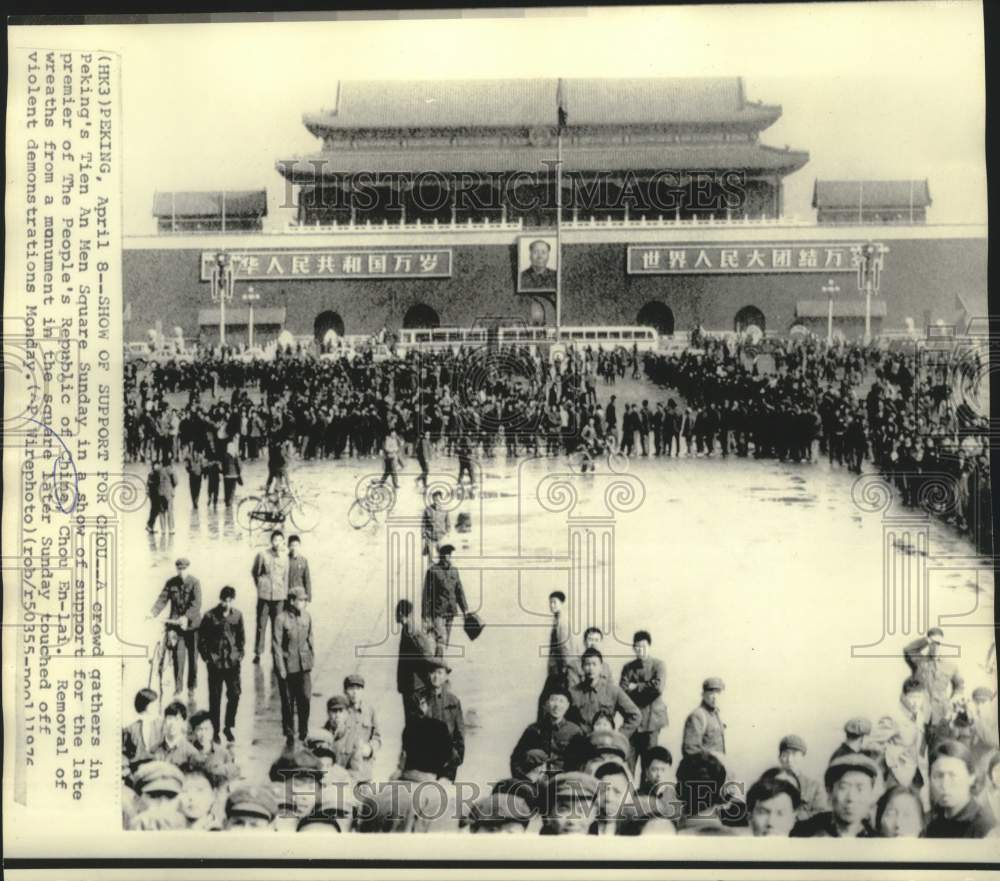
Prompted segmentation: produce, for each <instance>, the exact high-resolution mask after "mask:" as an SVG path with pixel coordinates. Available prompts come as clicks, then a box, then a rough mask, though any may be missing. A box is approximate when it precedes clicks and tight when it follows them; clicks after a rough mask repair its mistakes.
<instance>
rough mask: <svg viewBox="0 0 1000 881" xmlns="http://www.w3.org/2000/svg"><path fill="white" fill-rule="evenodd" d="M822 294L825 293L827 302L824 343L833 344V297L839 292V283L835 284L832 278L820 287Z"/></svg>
mask: <svg viewBox="0 0 1000 881" xmlns="http://www.w3.org/2000/svg"><path fill="white" fill-rule="evenodd" d="M821 290H822V291H823V293H824V294H826V296H827V298H828V300H829V303H828V304H827V312H826V344H827V345H828V346H832V345H833V298H834V297H835V296H836V295H837V294H839V293H840V285H839V284H837V282H835V281H834V280H833V279H832V278H831V279H830V280H829V281H828V282H827V283H826V284H825V285H823V287H822V288H821Z"/></svg>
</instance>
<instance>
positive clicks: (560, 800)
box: [541, 771, 601, 835]
mask: <svg viewBox="0 0 1000 881" xmlns="http://www.w3.org/2000/svg"><path fill="white" fill-rule="evenodd" d="M600 785H601V784H600V781H598V780H597V778H596V777H593V776H591V775H590V774H584V773H582V772H580V771H564V772H563V773H561V774H556V775H555V777H553V778H552V779H551V780H550V781H549V785H548V787H546V791H545V796H544V799H543V809H542V830H541V834H542V835H589V834H591V833H592V832H596V829H595V828H594V824H595V823H596V821H597V791H598V789H599V788H600Z"/></svg>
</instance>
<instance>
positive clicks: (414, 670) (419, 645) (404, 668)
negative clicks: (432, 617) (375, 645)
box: [396, 623, 435, 695]
mask: <svg viewBox="0 0 1000 881" xmlns="http://www.w3.org/2000/svg"><path fill="white" fill-rule="evenodd" d="M434 648H435V646H434V638H433V637H432V636H431V635H430V634H429V633H427V632H426V631H424V630H423V629H422V628H420V627H419V626H417V627H414V626H413V625H411V624H409V623H407V624H404V625H403V632H402V633H401V634H400V635H399V663H398V664H397V666H396V691H398V692H399V693H400V694H404V695H409V694H413V692H415V691H416V690H417V689H419V688H424V687H425V686H426V685H427V684H428V682H427V672H428V671H427V659H428V658H432V657H434Z"/></svg>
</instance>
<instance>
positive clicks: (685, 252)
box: [628, 242, 860, 275]
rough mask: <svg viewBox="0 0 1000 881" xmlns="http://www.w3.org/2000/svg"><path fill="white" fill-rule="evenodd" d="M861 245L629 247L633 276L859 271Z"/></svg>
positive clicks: (783, 244) (784, 244) (813, 243)
mask: <svg viewBox="0 0 1000 881" xmlns="http://www.w3.org/2000/svg"><path fill="white" fill-rule="evenodd" d="M859 247H860V243H852V242H829V243H824V242H808V243H802V242H796V243H792V244H787V243H778V244H761V243H759V242H754V243H753V244H747V245H733V244H728V243H727V244H724V245H629V246H628V272H629V274H631V275H644V274H645V275H698V274H716V275H718V274H726V273H754V272H767V273H774V272H856V271H857V265H858V264H857V261H858V257H857V256H855V255H856V253H857V250H858V248H859Z"/></svg>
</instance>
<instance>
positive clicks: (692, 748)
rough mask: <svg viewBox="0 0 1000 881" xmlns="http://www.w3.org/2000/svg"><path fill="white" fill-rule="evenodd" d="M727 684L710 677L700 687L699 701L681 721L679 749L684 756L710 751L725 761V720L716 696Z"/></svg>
mask: <svg viewBox="0 0 1000 881" xmlns="http://www.w3.org/2000/svg"><path fill="white" fill-rule="evenodd" d="M725 688H726V684H725V683H724V682H723V681H722V680H721V679H720V678H719V677H718V676H709V677H708V679H706V680H705V681H704V682H703V683H702V686H701V704H699V705H698V706H697V707H695V708H694V709H693V710H692V711H691V712H690V713H689V714H688V717H687V719H686V720H685V722H684V738H683V740H682V742H681V752H682V753H683V754H684V755H686V756H693V755H697V754H698V753H703V752H707V753H711V754H712V755H714V756H715V757H716V758H717V759H719V761H720V762H723V764H725V755H726V723H725V722H723V721H722V717H721V716H720V715H719V696H720V695H721V694H722V692H723V691H724V690H725Z"/></svg>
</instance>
